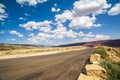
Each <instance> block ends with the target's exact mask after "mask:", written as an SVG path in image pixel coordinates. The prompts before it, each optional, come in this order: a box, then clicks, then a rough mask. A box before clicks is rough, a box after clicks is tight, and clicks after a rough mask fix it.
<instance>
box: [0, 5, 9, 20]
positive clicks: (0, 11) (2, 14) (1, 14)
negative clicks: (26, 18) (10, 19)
mask: <svg viewBox="0 0 120 80" xmlns="http://www.w3.org/2000/svg"><path fill="white" fill-rule="evenodd" d="M7 16H8V14H7V13H6V11H5V6H4V5H3V4H1V3H0V20H1V21H3V20H4V19H5V18H7Z"/></svg>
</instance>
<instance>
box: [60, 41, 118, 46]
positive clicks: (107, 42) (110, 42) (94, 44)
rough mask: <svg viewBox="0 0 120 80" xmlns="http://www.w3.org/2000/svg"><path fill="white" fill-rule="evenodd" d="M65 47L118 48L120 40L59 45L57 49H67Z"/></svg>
mask: <svg viewBox="0 0 120 80" xmlns="http://www.w3.org/2000/svg"><path fill="white" fill-rule="evenodd" d="M67 46H87V47H95V46H110V47H120V39H116V40H100V41H92V42H83V43H73V44H66V45H60V46H59V47H67Z"/></svg>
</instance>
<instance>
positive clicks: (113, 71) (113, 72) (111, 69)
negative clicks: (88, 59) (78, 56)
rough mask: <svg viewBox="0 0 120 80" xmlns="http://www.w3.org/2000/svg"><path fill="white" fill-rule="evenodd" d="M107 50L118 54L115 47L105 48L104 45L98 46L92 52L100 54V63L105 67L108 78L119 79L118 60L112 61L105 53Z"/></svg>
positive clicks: (119, 66)
mask: <svg viewBox="0 0 120 80" xmlns="http://www.w3.org/2000/svg"><path fill="white" fill-rule="evenodd" d="M107 51H108V52H110V51H114V53H113V54H115V55H118V56H119V52H117V50H116V49H115V48H114V49H113V48H107V49H105V48H104V47H98V48H97V49H96V51H95V52H94V54H100V55H101V58H102V61H101V62H100V65H101V66H102V67H103V68H104V69H106V71H107V78H108V80H120V62H119V61H118V62H115V61H113V60H112V59H111V57H109V55H108V54H107Z"/></svg>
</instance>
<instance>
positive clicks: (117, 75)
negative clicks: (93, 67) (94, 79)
mask: <svg viewBox="0 0 120 80" xmlns="http://www.w3.org/2000/svg"><path fill="white" fill-rule="evenodd" d="M100 65H101V66H102V67H103V68H105V69H106V71H107V76H108V80H120V64H119V63H114V62H112V61H107V60H104V61H102V62H101V63H100Z"/></svg>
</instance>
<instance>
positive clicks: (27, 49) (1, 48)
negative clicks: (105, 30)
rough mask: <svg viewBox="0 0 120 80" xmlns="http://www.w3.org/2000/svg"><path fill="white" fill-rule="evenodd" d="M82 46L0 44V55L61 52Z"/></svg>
mask: <svg viewBox="0 0 120 80" xmlns="http://www.w3.org/2000/svg"><path fill="white" fill-rule="evenodd" d="M84 48H85V47H82V46H72V47H37V46H20V45H8V44H4V45H0V56H5V55H15V54H32V53H34V54H36V53H40V52H55V51H56V52H63V51H71V50H80V49H84Z"/></svg>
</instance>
